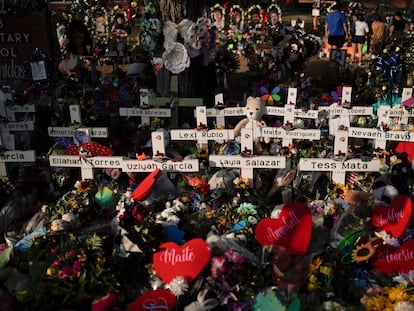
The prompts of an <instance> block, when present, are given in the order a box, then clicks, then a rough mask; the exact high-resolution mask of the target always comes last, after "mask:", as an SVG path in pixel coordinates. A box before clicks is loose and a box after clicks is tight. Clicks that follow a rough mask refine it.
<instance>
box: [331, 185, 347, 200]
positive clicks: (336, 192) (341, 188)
mask: <svg viewBox="0 0 414 311" xmlns="http://www.w3.org/2000/svg"><path fill="white" fill-rule="evenodd" d="M347 193H348V188H347V187H346V186H345V185H344V184H336V185H335V188H334V189H333V196H334V198H341V199H343V198H345V196H346V195H347Z"/></svg>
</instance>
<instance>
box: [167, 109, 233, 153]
mask: <svg viewBox="0 0 414 311" xmlns="http://www.w3.org/2000/svg"><path fill="white" fill-rule="evenodd" d="M196 120H197V128H196V129H188V130H187V129H172V130H171V131H170V133H171V140H194V141H197V144H198V145H199V147H207V145H208V141H209V140H215V141H221V142H224V141H227V140H231V139H234V131H233V130H229V129H227V130H226V129H208V128H207V109H206V107H205V106H198V107H196Z"/></svg>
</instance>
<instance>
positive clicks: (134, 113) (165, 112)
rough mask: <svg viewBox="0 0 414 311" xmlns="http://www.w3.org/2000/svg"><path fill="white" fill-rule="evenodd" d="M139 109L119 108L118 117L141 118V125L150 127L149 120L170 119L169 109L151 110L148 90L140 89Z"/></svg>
mask: <svg viewBox="0 0 414 311" xmlns="http://www.w3.org/2000/svg"><path fill="white" fill-rule="evenodd" d="M139 94H140V95H139V97H140V107H131V108H126V107H121V108H119V115H120V116H123V117H141V123H142V124H148V125H150V118H151V117H157V118H171V109H170V108H152V106H151V105H150V104H149V95H148V94H149V90H148V89H140V91H139Z"/></svg>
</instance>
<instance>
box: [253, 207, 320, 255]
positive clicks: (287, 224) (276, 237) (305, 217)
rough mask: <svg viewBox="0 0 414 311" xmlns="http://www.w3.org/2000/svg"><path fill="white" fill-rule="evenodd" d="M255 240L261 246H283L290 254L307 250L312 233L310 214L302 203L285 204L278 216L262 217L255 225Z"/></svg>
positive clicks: (299, 253)
mask: <svg viewBox="0 0 414 311" xmlns="http://www.w3.org/2000/svg"><path fill="white" fill-rule="evenodd" d="M255 235H256V239H257V241H258V242H259V243H260V244H262V245H263V246H267V245H281V246H284V247H285V248H286V250H287V252H288V253H289V254H290V255H303V254H305V253H306V252H307V250H308V246H309V242H310V238H311V235H312V214H311V212H310V210H309V208H308V207H307V205H306V204H304V203H299V202H289V203H287V204H285V205H284V206H283V208H282V211H281V212H280V214H279V218H277V219H273V218H264V219H262V220H260V221H259V223H258V224H257V226H256V230H255Z"/></svg>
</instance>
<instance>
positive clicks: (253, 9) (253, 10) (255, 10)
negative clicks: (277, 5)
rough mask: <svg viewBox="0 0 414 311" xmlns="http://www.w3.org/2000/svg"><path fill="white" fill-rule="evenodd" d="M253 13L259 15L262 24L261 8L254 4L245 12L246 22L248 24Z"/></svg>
mask: <svg viewBox="0 0 414 311" xmlns="http://www.w3.org/2000/svg"><path fill="white" fill-rule="evenodd" d="M254 13H257V14H259V16H260V21H261V22H262V21H263V16H262V14H261V13H262V7H261V6H260V5H258V4H254V5H252V6H251V7H250V8H249V9H248V10H247V16H248V17H247V18H248V22H249V23H250V22H251V19H252V15H253V14H254Z"/></svg>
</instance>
